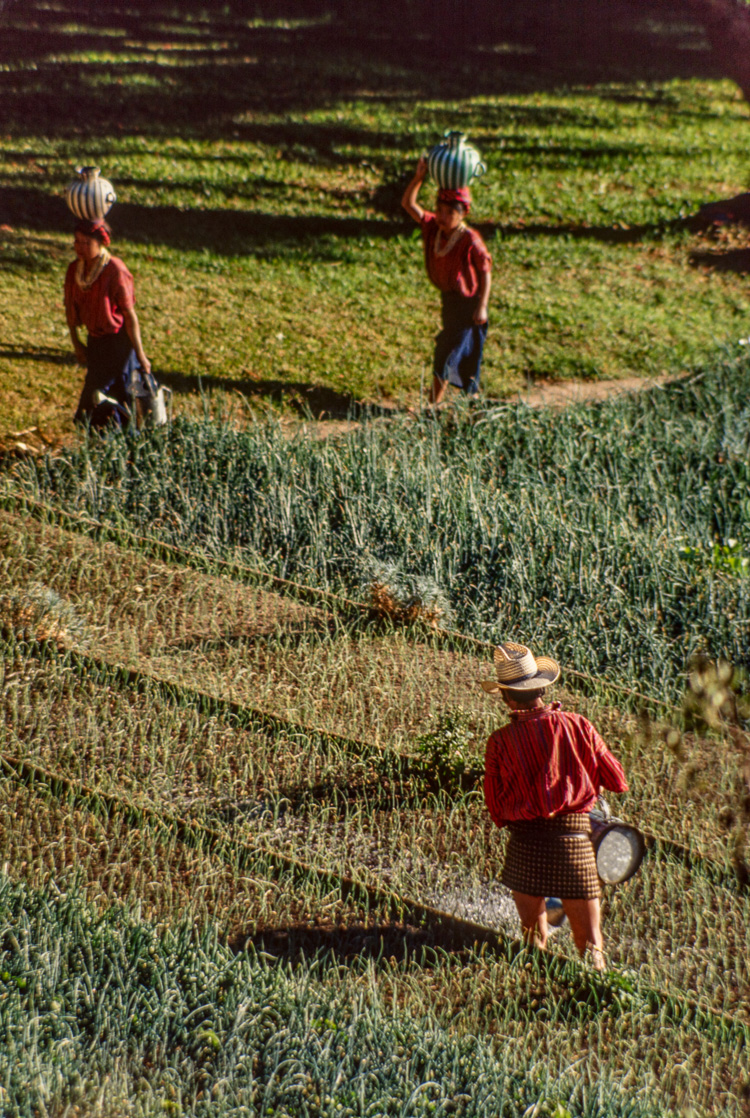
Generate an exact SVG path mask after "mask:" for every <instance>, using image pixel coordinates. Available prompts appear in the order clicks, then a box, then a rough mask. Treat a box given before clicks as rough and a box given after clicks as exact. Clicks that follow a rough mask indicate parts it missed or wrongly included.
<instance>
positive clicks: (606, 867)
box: [589, 796, 646, 885]
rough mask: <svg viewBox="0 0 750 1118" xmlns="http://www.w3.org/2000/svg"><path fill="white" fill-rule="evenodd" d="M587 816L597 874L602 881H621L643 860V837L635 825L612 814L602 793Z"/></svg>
mask: <svg viewBox="0 0 750 1118" xmlns="http://www.w3.org/2000/svg"><path fill="white" fill-rule="evenodd" d="M589 818H590V820H591V841H592V842H593V844H594V853H595V854H596V869H597V872H598V874H599V877H600V878H601V879H602V881H603V882H604V883H605V885H622V883H623V881H628V880H629V879H630V878H631V877H632V876H633V874H634V873H635V872H636V871H637V870H638V868H639V866H640V864H641V862H642V861H643V855H644V854H645V853H646V841H645V839H644V837H643V835H642V834H641V832H640V831H639V830H638V828H637V827H631V826H630V825H629V824H628V823H625V822H623V820H622V819H618V818H617V817H616V816H614V815H612V813H611V811H610V809H609V805H608V803H607V801H606V800H605V799H604V798H603V797H602V796H600V797H599V801H598V806H597V807H596V808H594V809H593V810H592V811H590V812H589Z"/></svg>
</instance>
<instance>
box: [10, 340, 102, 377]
mask: <svg viewBox="0 0 750 1118" xmlns="http://www.w3.org/2000/svg"><path fill="white" fill-rule="evenodd" d="M11 359H14V360H16V361H40V362H43V363H44V364H45V365H75V364H76V359H75V355H74V353H73V351H72V349H71V350H70V352H69V353H67V352H65V351H63V350H59V349H49V348H44V347H42V346H40V348H39V349H27V348H25V347H24V346H20V345H7V344H0V361H3V360H6V361H10V360H11ZM81 376H83V369H81Z"/></svg>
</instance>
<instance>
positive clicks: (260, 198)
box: [0, 3, 750, 438]
mask: <svg viewBox="0 0 750 1118" xmlns="http://www.w3.org/2000/svg"><path fill="white" fill-rule="evenodd" d="M3 18H4V23H5V25H6V34H5V35H4V39H3V45H2V47H0V61H1V62H2V72H0V118H1V119H2V124H1V125H0V215H1V216H2V220H1V221H0V225H2V231H1V235H2V240H1V241H0V265H1V268H0V307H1V308H2V310H1V311H0V314H1V315H2V319H1V329H2V342H1V343H0V346H1V348H0V399H2V401H3V419H2V429H1V430H0V436H7V435H8V434H10V433H12V432H14V431H20V430H22V429H24V428H27V427H29V426H32V425H39V426H41V427H42V428H43V430H44V431H45V432H46V433H47V434H49V435H50V436H51V437H53V438H55V437H57V436H59V435H63V434H69V432H70V427H69V416H70V414H71V412H72V410H73V408H74V405H75V401H76V398H77V395H76V394H77V389H78V386H79V384H80V380H81V372H80V370H79V369H77V368H76V367H75V365H74V364H73V363H72V356H71V353H70V344H69V340H68V338H67V331H66V327H65V322H64V316H63V311H62V299H61V289H62V277H63V273H64V269H65V266H66V263H67V261H68V260H69V259H70V258H71V251H70V237H71V232H70V231H71V228H72V221H71V218H70V215H69V214H68V212H67V210H66V207H65V204H64V202H63V201H62V198H61V195H62V193H63V191H64V187H65V185H66V183H67V182H68V181H69V180H70V178H71V175H72V171H73V168H74V167H75V165H76V164H78V163H81V162H83V163H89V162H91V163H96V164H98V165H100V166H101V167H102V170H103V172H104V173H105V174H106V175H107V176H108V177H109V178H110V179H111V180H112V181H113V182H114V184H115V186H116V189H117V192H118V197H119V200H118V202H117V203H116V205H115V207H114V208H113V210H112V213H111V220H112V223H113V226H114V228H115V235H116V250H117V251H118V252H119V253H120V254H121V255H122V257H123V258H124V259H125V261H126V263H127V264H128V265H129V267H130V268H131V270H132V271H133V273H134V274H135V277H136V284H137V292H138V307H139V312H140V315H141V320H142V325H143V331H144V335H145V337H146V340H147V349H148V352H149V353H150V355H151V356H152V359H153V361H154V363H155V367H156V369H157V371H158V372H159V374H160V375H161V376H162V378H163V379H164V380H165V381H166V382H167V383H168V384H170V385H172V386H173V388H174V389H175V390H176V392H177V408H178V410H179V411H188V412H192V413H193V414H196V413H201V412H202V408H203V406H204V405H203V403H202V402H201V400H200V397H199V385H200V386H202V388H203V389H204V390H206V391H210V392H211V393H212V395H213V402H212V406H213V407H214V408H217V409H221V408H223V409H224V410H225V411H226V410H227V409H229V411H230V412H231V413H232V414H233V415H234V416H235V417H236V418H237V419H240V418H241V417H243V416H244V415H245V414H246V408H247V407H248V406H250V407H251V408H253V409H257V408H258V407H261V408H262V407H263V406H264V404H266V403H267V402H268V401H274V402H278V401H279V400H280V399H281V400H284V401H286V403H288V404H293V405H296V406H298V407H299V406H301V407H305V406H307V407H309V408H310V409H311V410H312V411H313V412H314V413H315V414H319V413H321V412H325V413H327V414H331V413H333V414H336V413H338V414H341V413H345V412H346V411H347V408H348V407H349V406H350V404H351V403H352V402H353V401H371V402H373V401H375V402H377V401H386V402H388V403H390V404H394V403H395V404H409V403H413V402H414V401H415V400H416V399H417V397H418V394H419V390H420V384H421V383H422V381H423V380H429V369H430V354H431V337H432V335H433V334H434V332H435V330H436V328H437V324H438V315H437V303H438V298H437V293H436V292H434V290H432V289H431V288H430V287H429V284H428V282H427V280H426V278H425V276H424V275H423V271H424V269H423V264H422V261H421V248H420V245H419V240H418V237H417V236H415V233H414V231H413V228H412V226H411V225H410V223H409V221H408V219H407V218H406V217H405V215H404V214H403V213H402V211H401V210H400V206H399V203H398V200H399V197H400V193H401V190H402V188H403V185H404V182H405V181H406V178H407V177H408V175H409V173H410V170H411V168H412V166H413V164H414V162H415V160H416V157H417V156H418V154H419V153H420V151H422V150H423V149H424V148H425V147H427V146H429V145H430V144H431V143H433V142H435V141H436V140H437V139H439V138H440V136H441V134H442V132H443V131H444V129H445V128H447V127H460V128H462V129H464V130H465V131H466V132H467V133H468V134H469V135H470V137H471V138H472V140H473V141H474V142H475V143H476V144H477V145H478V146H479V148H480V149H481V151H482V154H483V156H484V157H485V160H486V162H487V165H488V168H489V169H488V173H487V176H486V178H485V179H484V180H483V181H482V182H481V183H480V184H479V185H478V186H477V188H476V191H475V195H476V204H475V210H474V215H473V219H474V220H475V222H476V223H477V224H478V225H479V227H480V228H481V229H482V230H483V231H484V233H485V235H486V237H487V240H488V243H489V245H490V248H491V250H492V253H493V256H494V261H495V284H494V290H493V296H492V305H491V320H492V328H491V335H490V343H489V345H488V347H487V356H486V372H485V378H484V387H485V391H486V392H487V393H488V394H489V395H490V396H491V397H497V396H505V395H508V394H516V393H518V392H519V391H523V390H524V388H525V387H526V385H527V384H528V383H529V382H535V381H536V382H538V381H539V380H540V379H541V380H545V379H569V378H583V379H610V378H617V377H621V376H633V375H636V376H643V377H649V376H655V375H663V374H672V373H677V372H683V371H685V370H686V369H689V368H691V367H694V366H696V365H699V364H701V365H702V364H703V363H704V362H705V361H706V360H707V359H710V358H711V357H713V356H714V355H715V354H716V352H717V351H719V350H721V349H722V348H723V347H725V346H726V345H727V344H729V345H735V344H736V341H737V339H738V338H739V337H740V336H743V335H744V334H746V333H748V325H749V323H750V300H749V299H748V296H747V290H746V283H745V280H744V279H743V278H742V276H741V275H739V274H737V271H736V270H732V269H733V268H741V267H742V266H743V265H742V259H743V253H742V248H743V247H744V245H745V243H746V238H745V237H744V235H742V234H740V233H735V232H731V231H727V232H724V233H723V234H722V235H721V236H720V237H719V239H718V241H707V240H706V238H705V237H704V236H702V235H700V234H699V233H696V232H695V231H693V230H692V227H691V226H690V223H689V222H687V221H685V220H684V219H685V218H687V217H688V215H690V214H692V213H694V212H695V211H696V209H697V208H698V206H699V205H700V203H701V202H703V201H706V200H708V199H711V198H716V197H722V196H730V195H732V194H735V193H738V192H739V191H741V190H743V189H745V187H746V186H747V172H746V166H745V144H744V139H743V137H744V131H745V129H746V127H747V116H748V110H747V107H746V105H745V103H744V102H743V100H742V98H741V95H740V94H739V92H738V90H737V89H736V87H734V86H733V85H732V84H731V83H729V82H727V81H719V80H708V79H706V77H705V76H704V73H705V68H704V70H703V71H702V72H701V76H700V77H696V78H694V79H687V78H685V77H684V76H681V77H680V78H679V79H678V78H675V79H674V80H666V78H665V76H664V74H662V75H661V76H660V79H659V80H654V81H651V82H644V81H643V80H640V75H639V80H635V78H633V80H632V81H630V82H628V81H627V80H624V78H623V80H618V81H611V80H610V81H604V80H600V81H598V82H597V81H593V82H592V81H590V80H589V81H587V82H586V83H585V84H584V83H583V82H580V81H579V82H578V84H571V85H570V86H568V87H566V86H565V85H564V84H563V85H562V86H561V87H555V86H554V82H553V81H552V80H551V79H550V75H549V73H548V72H547V69H546V64H544V63H543V61H542V60H539V61H537V62H535V61H534V56H533V55H531V56H528V55H519V53H518V51H517V50H516V49H515V48H514V46H513V44H512V43H511V44H510V49H509V52H508V53H506V54H503V53H496V54H495V55H493V56H490V57H492V65H491V67H490V66H489V65H488V61H487V59H488V56H487V55H480V54H477V55H476V59H475V60H476V67H477V68H478V69H477V70H476V74H475V76H474V77H473V79H471V78H469V77H468V76H467V74H465V73H463V71H462V69H461V67H460V66H456V67H455V68H454V69H451V67H450V65H449V64H445V63H441V73H440V75H439V76H437V75H435V74H434V66H433V67H432V68H431V67H430V64H429V58H428V56H427V54H426V52H425V49H424V48H422V50H421V53H420V50H419V49H417V47H415V51H414V53H413V54H412V56H411V60H410V61H407V59H406V58H405V57H404V54H403V47H401V52H402V53H399V54H397V57H396V58H395V59H394V60H391V61H390V62H389V61H388V57H387V48H384V47H383V44H382V42H380V41H379V40H378V39H377V38H374V39H373V41H372V43H371V44H370V45H369V47H368V43H367V41H366V38H365V39H364V40H363V39H362V34H363V32H362V28H361V27H359V28H358V29H356V35H353V34H347V32H346V31H345V30H344V32H343V33H341V32H339V29H338V28H337V27H335V26H332V25H331V24H329V23H327V22H326V21H325V19H323V17H321V18H320V20H319V21H318V23H317V24H316V23H315V21H312V22H311V23H308V24H303V25H294V26H292V27H291V28H290V27H289V26H284V25H283V23H281V24H280V23H273V22H267V23H263V21H262V20H260V21H255V22H254V23H253V22H251V23H250V24H248V22H247V21H246V20H242V19H241V18H239V17H237V18H235V19H232V18H229V17H227V16H226V15H225V16H222V17H221V18H218V17H217V20H216V26H215V27H214V26H213V25H212V23H211V21H210V19H208V18H207V17H206V14H205V13H203V14H201V12H200V11H199V10H197V9H195V10H192V9H190V8H188V9H187V10H186V11H185V12H184V13H183V14H182V15H181V17H180V18H179V19H175V17H174V16H173V15H172V14H171V9H169V8H168V7H164V8H163V10H162V9H160V8H159V7H158V5H157V6H152V8H151V9H150V13H149V16H148V17H146V18H145V19H142V20H139V21H137V23H136V22H134V20H133V17H132V13H130V11H129V9H128V7H127V5H122V6H120V7H118V6H109V7H108V8H107V11H106V13H104V12H99V13H98V14H97V15H96V16H93V15H91V16H90V18H89V20H88V21H82V20H81V17H80V13H78V11H77V9H73V8H70V9H68V8H66V7H65V5H64V4H63V5H58V6H57V7H56V8H55V10H54V12H53V11H52V10H48V9H47V8H46V7H44V6H39V7H36V6H35V4H34V3H31V4H29V5H25V6H24V7H23V8H21V7H11V8H10V9H9V11H8V12H7V13H6V14H5V15H4V17H3ZM685 34H687V32H685ZM694 37H695V36H694ZM688 38H689V36H688ZM664 41H665V42H666V41H667V40H664ZM663 45H664V44H663V42H662V40H661V39H660V38H659V33H658V29H657V31H654V33H653V35H652V39H651V40H648V42H647V43H646V46H647V47H648V48H649V49H650V50H651V51H652V52H653V53H654V54H657V53H658V52H659V50H660V48H662V47H663ZM694 45H695V44H693V46H694ZM519 49H520V48H519ZM691 49H692V48H691ZM393 50H397V47H396V45H395V44H394V45H393ZM685 53H686V56H689V57H694V58H696V59H698V60H702V57H703V56H702V55H701V53H700V51H698V52H696V51H695V50H693V52H692V55H691V54H690V51H689V50H686V52H685ZM519 57H522V58H525V60H526V62H525V66H526V68H525V69H524V70H520V69H519V65H518V61H519ZM535 66H537V67H538V69H535ZM560 80H561V82H562V83H564V82H565V77H564V75H561V78H560ZM568 80H569V79H568ZM430 89H431V93H428V90H430ZM53 91H54V93H53ZM712 265H714V266H712Z"/></svg>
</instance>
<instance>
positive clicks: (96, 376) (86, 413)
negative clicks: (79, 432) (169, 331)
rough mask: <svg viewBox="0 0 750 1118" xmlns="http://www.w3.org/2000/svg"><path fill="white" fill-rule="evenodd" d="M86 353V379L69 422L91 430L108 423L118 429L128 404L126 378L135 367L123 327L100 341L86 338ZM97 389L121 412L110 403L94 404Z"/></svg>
mask: <svg viewBox="0 0 750 1118" xmlns="http://www.w3.org/2000/svg"><path fill="white" fill-rule="evenodd" d="M86 351H87V353H86V379H85V381H84V382H83V388H82V389H81V396H80V399H79V401H78V407H77V409H76V413H75V416H74V417H73V422H74V423H85V422H88V423H90V424H91V426H92V427H105V426H106V425H107V424H109V423H114V424H115V425H117V426H122V425H123V423H124V422H126V416H127V412H128V408H129V405H130V397H129V389H130V378H131V375H132V372H133V369H134V368H136V367H137V365H138V361H137V358H136V356H135V350H134V349H133V343H132V342H131V340H130V338H129V336H128V332H127V330H126V329H125V326H122V327H121V329H120V330H119V332H118V333H117V334H105V335H104V336H103V337H100V338H94V337H91V335H89V337H88V341H87V344H86ZM97 390H98V391H100V392H103V393H104V395H105V396H108V397H109V398H110V399H112V400H115V401H116V402H117V403H118V404H120V405H122V410H119V409H118V408H113V407H112V406H111V405H110V404H95V403H94V393H95V392H96V391H97Z"/></svg>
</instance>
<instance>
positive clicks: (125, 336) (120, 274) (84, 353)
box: [65, 221, 151, 427]
mask: <svg viewBox="0 0 750 1118" xmlns="http://www.w3.org/2000/svg"><path fill="white" fill-rule="evenodd" d="M109 243H110V228H109V226H108V225H107V223H106V222H105V221H79V222H78V224H77V225H76V228H75V237H74V242H73V247H74V249H75V254H76V259H75V260H74V261H73V262H72V263H71V264H70V266H69V267H68V271H67V273H66V275H65V313H66V316H67V320H68V328H69V329H70V337H71V341H72V342H73V349H74V350H75V355H76V357H77V358H78V361H79V363H80V364H81V365H84V366H85V367H86V379H85V380H84V382H83V389H82V391H81V396H80V399H79V401H78V408H77V409H76V413H75V417H74V420H75V422H76V423H82V422H85V421H88V422H89V423H90V424H91V426H92V427H103V426H104V425H105V424H107V423H109V422H111V421H114V422H116V423H120V422H121V420H122V418H123V417H124V416H126V415H127V413H128V406H129V403H130V379H131V376H132V374H133V371H134V370H135V369H136V368H138V366H140V367H141V369H143V371H144V372H145V373H150V372H151V363H150V361H149V359H148V358H147V357H146V354H145V352H144V350H143V342H142V341H141V329H140V326H139V323H138V316H137V315H136V313H135V294H134V291H133V277H132V276H131V274H130V272H129V271H128V269H127V268H126V267H125V265H124V264H123V262H122V260H119V259H118V258H117V257H116V256H112V255H110V252H109V249H108V245H109ZM81 326H85V327H86V330H87V332H88V338H87V342H86V345H84V344H83V342H82V341H81V339H80V338H79V336H78V330H79V328H80V327H81ZM99 393H102V394H103V395H104V396H106V397H108V399H110V400H114V401H115V402H116V403H117V404H119V405H120V407H119V408H118V407H113V406H112V404H110V403H106V402H104V403H102V402H97V395H98V394H99Z"/></svg>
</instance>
